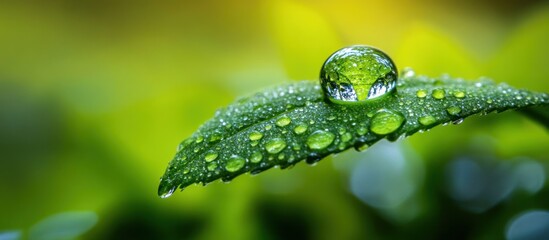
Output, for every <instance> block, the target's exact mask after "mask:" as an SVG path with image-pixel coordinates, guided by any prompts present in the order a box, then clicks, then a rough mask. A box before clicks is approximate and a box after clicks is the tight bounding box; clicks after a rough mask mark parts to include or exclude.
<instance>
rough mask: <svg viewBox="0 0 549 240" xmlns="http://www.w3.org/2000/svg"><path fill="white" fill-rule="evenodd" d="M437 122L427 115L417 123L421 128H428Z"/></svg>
mask: <svg viewBox="0 0 549 240" xmlns="http://www.w3.org/2000/svg"><path fill="white" fill-rule="evenodd" d="M436 121H437V120H436V118H435V117H433V116H430V115H427V116H423V117H420V118H419V123H421V125H423V126H429V125H432V124H433V123H435V122H436Z"/></svg>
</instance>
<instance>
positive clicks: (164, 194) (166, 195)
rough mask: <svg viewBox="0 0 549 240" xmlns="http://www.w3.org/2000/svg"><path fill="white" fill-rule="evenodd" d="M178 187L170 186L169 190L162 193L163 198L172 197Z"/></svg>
mask: <svg viewBox="0 0 549 240" xmlns="http://www.w3.org/2000/svg"><path fill="white" fill-rule="evenodd" d="M176 189H177V186H173V187H172V188H170V189H169V190H168V191H167V192H164V193H162V194H161V195H160V197H161V198H168V197H170V196H171V195H172V194H173V192H175V190H176Z"/></svg>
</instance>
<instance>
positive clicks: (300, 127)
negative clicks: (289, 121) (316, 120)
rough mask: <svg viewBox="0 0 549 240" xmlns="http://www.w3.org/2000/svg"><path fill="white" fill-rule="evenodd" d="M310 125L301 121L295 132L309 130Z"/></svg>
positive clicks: (300, 132)
mask: <svg viewBox="0 0 549 240" xmlns="http://www.w3.org/2000/svg"><path fill="white" fill-rule="evenodd" d="M308 127H309V126H307V124H305V123H300V124H298V125H297V126H296V127H295V128H294V132H295V134H303V133H304V132H305V131H307V128H308Z"/></svg>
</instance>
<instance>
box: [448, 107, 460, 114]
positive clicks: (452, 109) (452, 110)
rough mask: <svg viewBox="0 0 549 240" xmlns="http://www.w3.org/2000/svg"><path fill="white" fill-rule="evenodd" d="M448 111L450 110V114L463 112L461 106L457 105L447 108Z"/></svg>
mask: <svg viewBox="0 0 549 240" xmlns="http://www.w3.org/2000/svg"><path fill="white" fill-rule="evenodd" d="M446 112H448V114H450V115H454V116H456V115H458V114H459V113H461V108H460V107H456V106H454V107H449V108H447V109H446Z"/></svg>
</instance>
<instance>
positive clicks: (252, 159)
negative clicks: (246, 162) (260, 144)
mask: <svg viewBox="0 0 549 240" xmlns="http://www.w3.org/2000/svg"><path fill="white" fill-rule="evenodd" d="M261 159H263V155H262V154H261V152H259V151H255V152H254V153H252V155H251V156H250V162H252V163H258V162H260V161H261Z"/></svg>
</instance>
